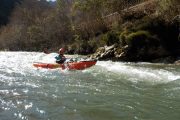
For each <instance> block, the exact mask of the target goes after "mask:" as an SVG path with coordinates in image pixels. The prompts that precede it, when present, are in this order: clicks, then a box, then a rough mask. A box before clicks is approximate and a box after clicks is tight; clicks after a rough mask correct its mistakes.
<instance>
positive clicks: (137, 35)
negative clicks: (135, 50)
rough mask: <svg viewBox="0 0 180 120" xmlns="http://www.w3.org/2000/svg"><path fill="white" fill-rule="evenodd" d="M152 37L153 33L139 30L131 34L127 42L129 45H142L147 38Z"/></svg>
mask: <svg viewBox="0 0 180 120" xmlns="http://www.w3.org/2000/svg"><path fill="white" fill-rule="evenodd" d="M150 37H151V35H150V33H149V32H147V31H137V32H134V33H131V34H129V35H128V36H127V37H126V39H125V42H126V43H127V44H128V45H129V46H133V47H141V46H143V45H145V43H146V40H147V39H148V38H150Z"/></svg>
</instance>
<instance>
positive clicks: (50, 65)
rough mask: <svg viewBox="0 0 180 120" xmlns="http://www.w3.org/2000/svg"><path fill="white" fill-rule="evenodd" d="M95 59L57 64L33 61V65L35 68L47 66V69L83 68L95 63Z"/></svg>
mask: <svg viewBox="0 0 180 120" xmlns="http://www.w3.org/2000/svg"><path fill="white" fill-rule="evenodd" d="M96 62H97V61H96V60H91V61H77V62H67V63H64V64H57V63H39V62H37V63H33V66H34V67H37V68H39V67H40V68H47V69H56V68H62V69H69V70H84V69H86V68H89V67H91V66H94V65H95V64H96Z"/></svg>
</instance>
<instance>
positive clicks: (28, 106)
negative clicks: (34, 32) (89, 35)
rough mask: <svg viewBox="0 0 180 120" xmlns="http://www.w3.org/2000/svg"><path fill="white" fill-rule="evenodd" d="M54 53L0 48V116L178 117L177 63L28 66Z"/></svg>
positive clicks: (0, 119)
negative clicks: (79, 68)
mask: <svg viewBox="0 0 180 120" xmlns="http://www.w3.org/2000/svg"><path fill="white" fill-rule="evenodd" d="M56 55H57V54H56V53H52V54H48V55H47V54H44V53H40V52H39V53H38V52H0V120H10V119H17V120H21V119H22V120H24V119H26V120H31V119H33V120H40V119H42V120H45V119H46V120H68V119H69V120H109V119H111V120H117V119H118V120H119V119H123V120H129V119H132V120H133V119H134V120H135V119H138V120H142V119H144V120H145V119H147V120H149V119H154V120H155V119H158V120H165V119H167V120H168V119H170V118H173V120H178V119H179V118H180V115H179V112H180V107H179V104H180V102H179V100H180V91H179V90H180V66H177V65H173V64H152V63H128V62H112V61H98V62H97V64H96V65H95V66H93V67H91V68H89V69H85V70H82V71H69V70H61V69H40V68H35V67H33V65H32V64H33V62H46V63H54V62H55V59H54V57H55V56H56ZM66 56H67V57H68V58H71V57H73V58H76V57H84V56H78V55H73V56H71V55H66Z"/></svg>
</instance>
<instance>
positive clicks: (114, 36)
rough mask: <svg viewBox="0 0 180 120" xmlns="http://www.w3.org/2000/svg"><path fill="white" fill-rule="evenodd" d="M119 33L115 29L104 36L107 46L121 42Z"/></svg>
mask: <svg viewBox="0 0 180 120" xmlns="http://www.w3.org/2000/svg"><path fill="white" fill-rule="evenodd" d="M118 36H119V35H118V33H115V32H113V31H110V32H108V33H107V34H105V35H104V36H103V41H105V43H106V45H107V46H110V45H113V44H115V43H119V37H118Z"/></svg>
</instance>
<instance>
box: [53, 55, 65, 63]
mask: <svg viewBox="0 0 180 120" xmlns="http://www.w3.org/2000/svg"><path fill="white" fill-rule="evenodd" d="M55 59H56V63H59V64H62V63H64V62H65V61H66V58H65V56H64V55H62V54H61V55H57V56H56V57H55Z"/></svg>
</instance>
